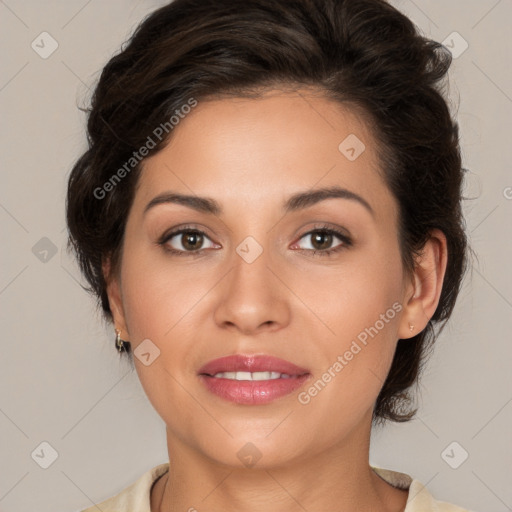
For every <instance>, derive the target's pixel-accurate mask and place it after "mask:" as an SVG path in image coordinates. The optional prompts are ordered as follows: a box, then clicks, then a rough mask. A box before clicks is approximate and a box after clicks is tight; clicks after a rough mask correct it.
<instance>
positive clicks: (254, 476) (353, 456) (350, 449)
mask: <svg viewBox="0 0 512 512" xmlns="http://www.w3.org/2000/svg"><path fill="white" fill-rule="evenodd" d="M369 440H370V430H369V428H368V430H367V432H366V433H365V435H364V436H363V437H360V439H357V440H352V441H351V442H350V443H347V442H345V443H340V445H338V446H333V447H329V450H328V451H326V452H321V453H318V454H316V455H314V456H308V457H307V458H306V457H305V456H301V457H297V458H295V459H293V460H291V461H288V462H287V463H286V464H283V465H279V466H271V467H265V466H260V465H259V464H257V465H256V466H254V467H252V468H243V467H242V468H240V467H232V466H226V465H223V464H219V463H218V462H217V461H214V460H212V459H211V458H208V457H206V456H205V455H204V454H202V453H199V452H197V451H196V450H194V449H192V448H191V447H190V446H188V445H185V444H183V443H182V442H180V441H179V440H178V439H176V438H174V437H173V436H172V435H171V433H170V432H169V430H167V442H168V448H169V460H170V461H171V463H170V465H169V472H168V473H166V474H165V475H163V476H162V477H161V478H160V479H159V480H158V482H157V483H156V484H155V486H154V487H153V490H152V493H151V511H152V512H164V511H165V512H175V511H178V510H179V511H184V510H186V511H190V512H194V511H201V510H224V511H226V512H231V511H233V512H234V511H239V510H244V512H253V511H254V512H256V511H258V512H259V511H261V510H265V511H268V512H282V511H284V510H286V511H287V512H304V511H305V510H343V511H344V512H356V511H360V510H379V511H382V512H402V511H403V510H404V508H405V504H406V501H407V495H408V493H407V491H401V490H398V489H395V488H393V487H392V486H390V485H389V484H388V483H386V482H385V481H384V480H382V479H381V478H380V477H379V476H377V475H376V474H375V473H374V472H373V471H372V470H371V468H370V466H369V464H368V455H369ZM259 466H260V467H259Z"/></svg>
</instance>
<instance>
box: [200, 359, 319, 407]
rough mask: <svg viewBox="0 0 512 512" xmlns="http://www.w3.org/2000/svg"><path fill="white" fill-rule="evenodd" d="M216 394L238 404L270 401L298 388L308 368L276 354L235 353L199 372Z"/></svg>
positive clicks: (306, 376)
mask: <svg viewBox="0 0 512 512" xmlns="http://www.w3.org/2000/svg"><path fill="white" fill-rule="evenodd" d="M198 374H199V377H200V379H201V381H202V382H203V383H204V385H205V386H206V388H207V389H208V390H209V391H210V392H211V393H213V394H215V395H217V396H220V397H221V398H223V399H225V400H228V401H231V402H235V403H238V404H246V405H257V404H266V403H269V402H272V401H274V400H276V399H277V398H280V397H282V396H285V395H288V394H290V393H291V392H293V391H294V390H296V389H298V388H299V387H301V386H302V385H303V383H304V382H305V381H306V380H307V379H308V378H309V376H310V373H309V372H308V370H307V369H305V368H301V367H300V366H297V365H295V364H293V363H290V362H289V361H285V360H284V359H279V358H277V357H272V356H265V355H259V356H256V355H255V356H244V355H233V356H227V357H221V358H219V359H214V360H213V361H210V362H209V363H207V364H205V365H204V366H202V367H201V369H200V370H199V372H198Z"/></svg>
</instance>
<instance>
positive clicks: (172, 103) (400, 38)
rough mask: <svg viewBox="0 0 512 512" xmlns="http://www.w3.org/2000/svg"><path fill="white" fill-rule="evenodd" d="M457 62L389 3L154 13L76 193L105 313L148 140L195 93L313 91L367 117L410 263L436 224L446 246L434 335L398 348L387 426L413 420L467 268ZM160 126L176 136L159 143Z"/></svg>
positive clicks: (139, 36) (87, 261) (100, 126)
mask: <svg viewBox="0 0 512 512" xmlns="http://www.w3.org/2000/svg"><path fill="white" fill-rule="evenodd" d="M450 63H451V54H450V52H449V51H448V50H447V49H446V48H445V47H444V46H442V45H441V44H440V43H438V42H435V41H432V40H430V39H428V38H425V37H424V36H422V35H420V33H419V32H418V31H417V30H416V28H415V26H414V25H413V23H412V22H411V21H410V20H409V19H408V18H407V17H406V16H404V15H403V14H401V13H400V12H399V11H398V10H396V9H395V8H394V7H392V6H391V5H389V4H388V3H387V2H385V1H384V0H286V1H284V0H283V1H276V0H176V1H174V2H172V3H170V4H168V5H166V6H164V7H162V8H160V9H158V10H156V11H155V12H153V13H152V14H151V15H150V16H148V17H147V18H146V19H145V20H144V21H143V22H142V23H141V24H140V25H139V27H138V28H137V29H136V31H135V33H134V34H133V35H132V37H131V38H130V40H129V41H128V42H127V43H126V45H125V46H124V48H122V50H121V51H120V53H118V54H117V55H115V56H114V57H113V58H112V59H111V60H110V61H109V62H108V63H107V65H106V66H105V67H104V69H103V71H102V73H101V77H100V79H99V83H98V84H97V86H96V89H95V90H94V94H93V97H92V101H91V107H90V108H89V109H87V110H88V112H89V115H88V124H87V129H88V143H89V147H88V150H87V151H86V152H85V153H84V154H83V155H82V156H81V157H80V158H79V159H78V161H77V162H76V163H75V165H74V167H73V169H72V172H71V175H70V178H69V184H68V196H67V222H68V227H69V233H70V235H69V246H70V248H71V249H73V250H74V251H75V253H76V256H77V258H78V262H79V264H80V267H81V270H82V272H83V274H84V276H85V278H86V279H87V281H88V283H89V284H90V288H88V289H89V290H90V291H92V292H93V293H94V294H95V295H96V296H97V297H98V299H99V301H100V303H101V306H102V308H103V311H104V313H105V316H106V318H107V319H111V318H112V316H111V311H110V308H109V303H108V297H107V293H106V280H105V276H104V275H103V271H102V262H103V261H105V259H106V258H107V257H109V258H111V262H112V268H113V269H114V270H115V269H116V268H118V265H119V256H120V253H121V248H122V242H123V233H124V227H125V223H126V219H127V216H128V212H129V209H130V207H131V204H132V201H133V197H134V193H135V188H136V184H137V180H138V176H139V174H140V168H141V165H140V162H138V161H135V160H133V158H135V157H134V155H135V154H136V155H137V159H138V158H140V153H139V149H140V148H142V147H144V146H146V147H148V140H149V139H148V137H150V138H152V141H153V143H154V147H152V148H151V149H150V150H149V154H148V155H147V156H149V155H153V154H155V153H156V152H157V151H159V150H160V149H162V148H163V147H164V145H165V144H166V142H168V140H169V137H170V136H172V130H171V129H172V126H170V123H169V119H170V118H171V116H173V115H178V114H179V112H180V111H181V110H180V109H182V108H183V106H184V105H187V104H190V101H191V98H192V99H193V101H201V100H202V99H206V98H218V97H225V96H229V95H231V96H235V97H244V96H245V97H251V96H252V97H254V96H257V95H258V94H261V93H262V92H264V91H265V90H269V89H276V88H282V89H284V88H290V87H292V88H293V87H297V88H298V87H310V88H314V89H315V90H318V91H321V92H322V94H324V95H325V96H326V97H328V98H331V99H335V100H336V101H339V102H342V103H344V104H345V105H347V106H348V107H349V108H353V109H354V111H356V112H358V113H360V114H362V115H363V116H364V117H365V119H366V120H367V122H368V125H369V127H370V128H371V130H372V133H373V134H374V136H375V139H376V141H377V144H378V155H379V158H380V163H381V171H382V173H383V175H384V177H385V180H386V182H387V184H388V186H389V188H390V190H391V192H392V194H393V195H394V197H395V198H396V200H397V203H398V205H399V210H400V215H399V219H400V221H399V236H400V244H401V252H402V258H403V263H404V268H405V269H406V270H411V269H412V268H413V267H414V256H415V255H416V254H417V253H418V252H419V251H420V250H421V248H422V247H423V246H424V244H425V242H426V241H427V240H428V238H429V233H430V231H431V230H432V229H433V228H438V229H440V230H441V231H443V233H444V234H445V235H446V238H447V242H448V267H447V271H446V276H445V280H444V284H443V289H442V293H441V298H440V302H439V305H438V307H437V310H436V311H435V314H434V315H433V317H432V319H431V321H430V322H429V324H428V326H427V328H426V329H425V330H424V331H423V332H421V333H420V334H418V335H416V336H415V337H413V338H411V339H408V340H399V342H398V346H397V350H396V353H395V356H394V360H393V363H392V366H391V370H390V372H389V375H388V377H387V379H386V381H385V383H384V385H383V387H382V390H381V392H380V394H379V396H378V399H377V402H376V405H375V410H374V420H375V421H376V422H377V421H379V420H385V419H391V420H394V421H406V420H408V419H410V418H411V417H412V416H413V414H414V412H415V411H411V410H410V402H411V396H410V393H409V392H410V388H411V386H412V385H413V384H415V383H416V382H417V379H418V375H419V372H420V370H421V367H422V364H423V361H424V360H425V354H426V353H427V352H428V349H429V348H430V346H431V345H432V342H433V341H434V339H435V334H436V333H435V330H434V327H435V326H439V327H442V326H443V325H444V322H445V321H446V320H447V319H448V317H449V316H450V314H451V312H452V310H453V307H454V304H455V299H456V297H457V295H458V292H459V288H460V283H461V279H462V276H463V274H464V270H465V265H466V237H465V233H464V223H463V218H462V213H461V204H460V203H461V182H462V176H463V168H462V166H461V156H460V149H459V142H458V124H457V123H456V122H455V121H454V120H453V119H452V117H451V114H450V111H449V108H448V106H447V103H446V101H445V99H444V97H443V87H444V80H443V79H444V78H445V76H446V75H447V71H448V68H449V66H450ZM177 111H178V112H177ZM176 119H177V117H176ZM165 123H167V125H165ZM171 124H172V123H171ZM161 126H167V127H168V130H166V132H165V136H164V137H161V139H159V138H157V137H155V129H156V128H157V127H161ZM127 162H131V163H130V165H129V166H127V165H126V163H127ZM121 169H124V170H125V172H122V171H121ZM114 175H116V176H117V178H116V177H115V176H114ZM118 178H119V179H118ZM121 178H122V179H121ZM109 183H110V185H108V184H109ZM130 356H131V354H130ZM408 391H409V392H408Z"/></svg>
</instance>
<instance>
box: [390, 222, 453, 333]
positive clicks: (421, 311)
mask: <svg viewBox="0 0 512 512" xmlns="http://www.w3.org/2000/svg"><path fill="white" fill-rule="evenodd" d="M447 261H448V253H447V243H446V236H445V235H444V233H443V232H442V231H440V230H438V229H434V230H432V231H431V233H430V238H429V240H428V241H427V242H426V244H425V246H424V247H423V250H422V251H421V254H420V255H419V256H418V257H417V258H416V261H415V269H414V272H413V276H412V277H413V282H412V287H411V288H412V291H411V290H410V291H409V294H408V297H405V300H404V302H405V307H404V313H403V315H402V320H401V324H400V327H399V333H398V336H399V338H400V339H406V338H411V337H413V336H416V335H417V334H418V333H420V332H421V331H422V330H423V329H424V328H425V327H426V326H427V324H428V322H429V320H430V319H431V318H432V316H433V315H434V313H435V311H436V308H437V306H438V304H439V299H440V297H441V291H442V289H443V281H444V276H445V272H446V264H447ZM411 326H412V328H411Z"/></svg>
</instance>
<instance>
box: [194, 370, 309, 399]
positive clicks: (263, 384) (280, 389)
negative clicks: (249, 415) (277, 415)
mask: <svg viewBox="0 0 512 512" xmlns="http://www.w3.org/2000/svg"><path fill="white" fill-rule="evenodd" d="M200 377H201V380H202V381H203V382H204V384H205V385H206V388H207V389H208V390H209V391H210V392H211V393H214V394H215V395H217V396H220V397H221V398H224V399H225V400H228V401H230V402H234V403H237V404H246V405H260V404H268V403H270V402H273V401H274V400H276V399H278V398H281V397H283V396H286V395H289V394H290V393H293V391H295V390H296V389H298V388H300V387H301V386H302V385H303V384H304V382H305V381H306V380H307V378H308V377H309V374H306V375H301V376H298V377H290V378H289V379H272V380H233V379H222V378H215V377H210V376H208V375H201V376H200Z"/></svg>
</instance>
